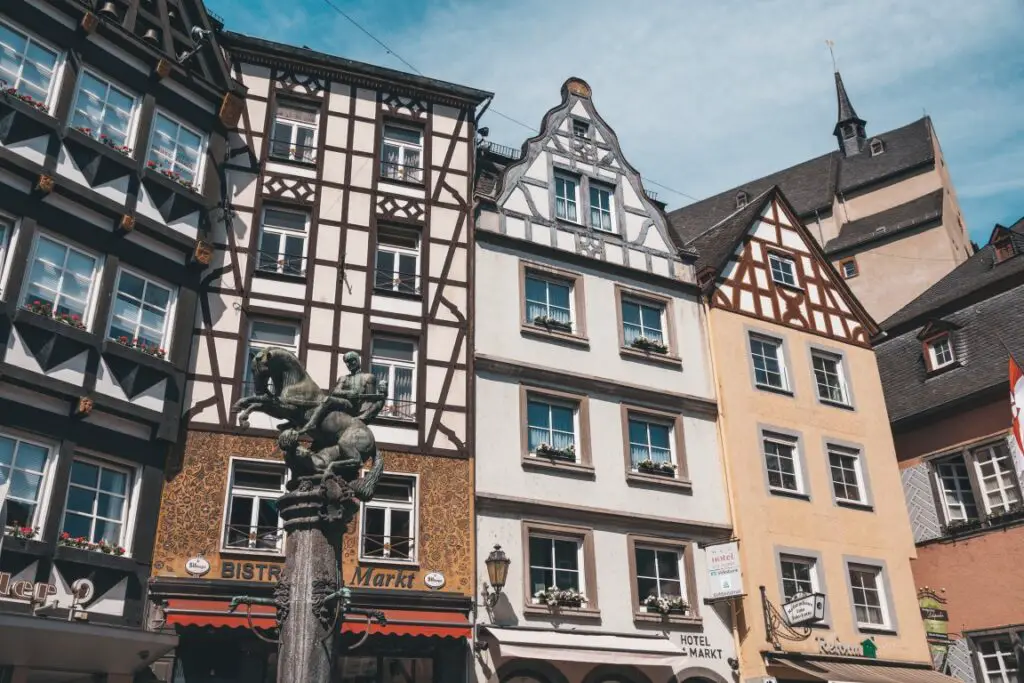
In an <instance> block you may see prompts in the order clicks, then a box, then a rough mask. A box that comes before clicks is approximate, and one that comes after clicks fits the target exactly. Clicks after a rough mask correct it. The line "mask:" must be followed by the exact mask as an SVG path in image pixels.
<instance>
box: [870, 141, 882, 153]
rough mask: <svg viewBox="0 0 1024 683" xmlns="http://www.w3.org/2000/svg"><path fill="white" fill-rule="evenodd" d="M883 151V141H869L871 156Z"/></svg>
mask: <svg viewBox="0 0 1024 683" xmlns="http://www.w3.org/2000/svg"><path fill="white" fill-rule="evenodd" d="M884 151H885V143H884V142H882V141H881V140H879V139H877V138H876V139H874V140H872V141H871V156H877V155H879V154H881V153H882V152H884Z"/></svg>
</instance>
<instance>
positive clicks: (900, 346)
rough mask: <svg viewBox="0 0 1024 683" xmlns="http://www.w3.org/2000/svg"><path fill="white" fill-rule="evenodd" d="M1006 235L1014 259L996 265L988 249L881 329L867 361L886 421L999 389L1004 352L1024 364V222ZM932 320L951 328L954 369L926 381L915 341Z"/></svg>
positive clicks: (920, 350)
mask: <svg viewBox="0 0 1024 683" xmlns="http://www.w3.org/2000/svg"><path fill="white" fill-rule="evenodd" d="M1011 230H1013V232H1014V233H1015V242H1016V244H1017V247H1018V255H1017V256H1014V257H1012V258H1010V259H1008V260H1006V261H1004V262H1002V263H999V264H996V263H995V249H994V247H993V245H992V244H991V243H990V244H988V245H986V246H985V247H984V248H982V249H979V250H978V251H977V252H976V253H975V254H974V255H973V256H971V257H970V258H969V259H967V260H966V261H964V262H963V263H961V264H960V265H959V266H957V267H956V268H955V269H954V270H953V271H951V272H950V273H949V274H948V275H946V277H944V278H943V279H941V280H939V281H938V282H937V283H935V284H934V285H932V286H931V287H930V288H929V289H927V290H926V291H925V292H924V293H922V294H921V296H919V297H918V298H917V299H914V300H913V301H911V302H910V303H909V304H907V306H905V307H904V308H903V309H901V310H900V311H898V312H897V313H895V314H894V315H893V316H891V317H890V318H889V319H888V320H886V321H884V322H883V323H882V328H883V329H885V330H886V332H887V333H888V334H890V335H892V336H890V337H888V338H884V339H882V341H880V342H878V343H876V346H875V354H876V357H877V359H878V369H879V372H880V373H881V376H882V386H883V389H884V390H885V403H886V407H887V408H888V410H889V420H890V421H892V422H896V421H899V420H902V419H905V418H908V417H912V416H914V415H917V414H920V413H923V412H926V411H931V410H935V409H939V408H941V407H942V406H943V405H945V404H947V403H951V402H954V401H957V400H958V399H963V398H965V397H968V396H971V395H972V394H974V393H976V392H979V391H982V390H985V389H989V388H992V387H995V386H998V385H1000V384H1006V383H1007V382H1008V377H1007V349H1006V347H1009V350H1010V352H1011V353H1013V355H1014V357H1016V358H1017V359H1018V361H1020V362H1024V335H1022V334H1021V333H1020V331H1021V330H1024V219H1022V220H1020V221H1018V222H1017V223H1016V224H1015V225H1014V226H1013V227H1012V228H1011ZM933 320H942V321H944V322H947V323H952V324H953V325H955V326H957V327H958V328H959V329H957V330H955V332H954V333H953V339H954V345H955V348H956V353H957V359H958V360H959V361H960V363H961V365H960V366H959V367H956V368H953V369H952V370H948V371H946V372H943V373H940V374H938V375H935V376H932V377H928V375H927V372H926V369H925V361H924V355H923V348H922V344H921V340H920V339H918V335H919V333H920V332H921V330H922V329H923V328H924V326H925V325H927V324H928V323H929V322H931V321H933ZM1004 344H1005V345H1006V346H1005V347H1004ZM1007 390H1009V386H1008V385H1007ZM1009 417H1010V414H1009V407H1007V420H1009Z"/></svg>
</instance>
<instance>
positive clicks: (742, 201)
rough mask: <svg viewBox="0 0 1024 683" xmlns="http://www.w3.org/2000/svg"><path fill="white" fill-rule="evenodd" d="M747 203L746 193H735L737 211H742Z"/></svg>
mask: <svg viewBox="0 0 1024 683" xmlns="http://www.w3.org/2000/svg"><path fill="white" fill-rule="evenodd" d="M747 201H748V200H747V193H746V192H743V191H740V192H737V193H736V208H737V209H742V208H743V207H744V206H746V205H747Z"/></svg>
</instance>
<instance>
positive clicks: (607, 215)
mask: <svg viewBox="0 0 1024 683" xmlns="http://www.w3.org/2000/svg"><path fill="white" fill-rule="evenodd" d="M590 227H592V228H594V229H595V230H603V231H605V232H612V230H613V226H612V190H611V189H609V188H606V187H601V186H600V185H595V184H593V183H591V185H590Z"/></svg>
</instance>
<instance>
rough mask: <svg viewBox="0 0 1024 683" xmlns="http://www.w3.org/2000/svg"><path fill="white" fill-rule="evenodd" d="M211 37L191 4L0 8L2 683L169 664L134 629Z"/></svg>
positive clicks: (193, 231) (228, 102)
mask: <svg viewBox="0 0 1024 683" xmlns="http://www.w3.org/2000/svg"><path fill="white" fill-rule="evenodd" d="M90 5H92V6H93V8H92V10H91V11H90V9H89V6H90ZM217 29H218V26H217V24H216V22H214V21H212V20H211V19H210V17H209V15H208V14H207V13H206V10H205V8H204V7H203V4H202V3H201V2H199V1H197V0H196V1H193V0H181V1H178V2H164V1H163V0H160V1H158V2H149V3H140V2H139V1H138V0H133V1H128V0H116V1H113V2H107V3H104V4H103V5H102V7H100V6H99V4H97V3H70V2H57V1H52V2H50V1H47V2H44V1H42V0H12V1H11V2H5V3H3V4H2V5H0V53H2V54H3V58H2V59H0V81H2V82H3V83H2V92H0V273H2V276H0V277H2V279H0V377H2V379H0V485H2V484H3V483H6V484H7V485H9V487H8V489H7V491H6V493H7V501H6V520H4V521H5V525H6V526H5V530H4V534H5V535H4V537H3V538H2V541H3V542H2V553H0V631H2V633H3V636H2V637H0V679H3V680H18V681H33V680H43V679H44V678H45V680H50V681H60V680H71V679H73V678H80V677H84V676H91V675H103V674H106V675H107V676H108V677H107V680H111V681H113V680H130V679H131V677H132V675H133V673H134V672H135V671H137V670H139V669H141V668H145V667H146V666H148V665H149V664H150V663H151V662H152V661H153V660H154V659H156V658H158V657H160V656H161V655H162V654H163V653H165V652H166V651H168V650H169V649H170V648H172V647H173V644H174V639H173V638H171V637H168V636H166V635H160V634H152V633H147V632H146V631H145V630H144V628H143V627H144V625H145V613H146V604H147V599H146V594H147V579H148V577H149V574H150V571H151V564H152V556H153V549H154V542H153V541H154V536H155V529H156V525H157V515H158V508H159V503H158V501H159V498H160V492H161V488H162V484H163V473H164V469H165V466H166V464H167V461H168V459H169V458H170V457H171V456H172V454H173V453H174V452H175V449H176V447H177V444H178V440H179V437H180V428H179V427H180V419H179V416H180V415H181V411H182V406H183V401H184V392H185V373H186V367H187V364H188V361H189V355H190V347H191V342H192V325H193V318H194V316H195V311H196V305H197V300H198V299H197V295H198V290H199V288H200V283H201V279H202V278H203V277H204V275H205V269H206V266H207V264H208V263H209V258H208V257H209V251H210V242H211V237H210V235H211V233H212V232H213V231H214V229H215V226H216V225H217V224H218V222H219V221H220V220H222V216H221V212H220V210H219V208H218V207H219V205H220V204H221V203H222V190H223V189H224V188H223V184H222V183H221V175H220V174H221V171H222V166H221V165H222V162H223V156H224V151H225V139H226V132H227V127H228V126H232V125H234V117H235V116H237V114H238V111H239V107H240V103H241V98H240V95H241V94H242V92H243V88H242V87H241V86H239V85H238V84H236V83H234V82H233V81H232V80H231V79H230V78H229V75H228V70H227V64H226V62H225V61H224V59H223V56H222V53H221V51H220V46H219V35H218V34H217ZM221 229H222V228H221ZM0 497H2V496H0ZM44 617H50V618H49V619H46V618H44ZM69 621H70V622H72V623H67V622H69ZM115 627H121V628H115ZM8 667H13V668H8ZM54 671H60V672H63V673H60V674H57V673H54ZM11 677H13V678H11Z"/></svg>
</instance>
